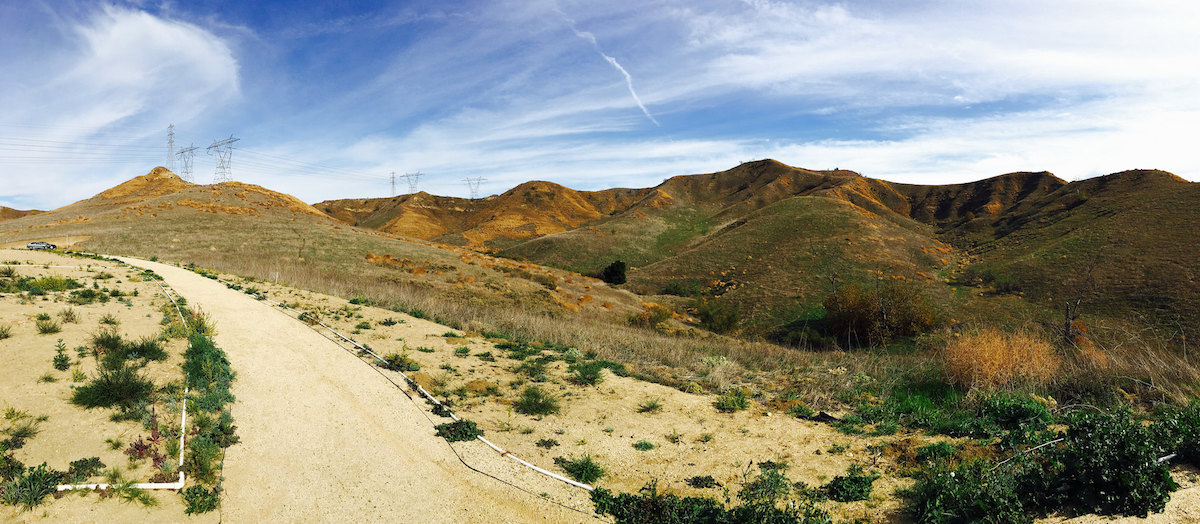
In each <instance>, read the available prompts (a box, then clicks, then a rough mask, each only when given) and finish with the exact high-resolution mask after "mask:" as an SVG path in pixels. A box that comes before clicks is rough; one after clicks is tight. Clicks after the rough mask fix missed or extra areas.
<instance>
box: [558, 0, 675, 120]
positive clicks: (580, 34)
mask: <svg viewBox="0 0 1200 524" xmlns="http://www.w3.org/2000/svg"><path fill="white" fill-rule="evenodd" d="M558 14H560V15H562V17H563V20H566V21H567V24H568V25H570V26H571V30H572V31H574V32H575V36H578V37H579V38H582V39H584V40H587V41H588V42H591V43H592V47H593V48H595V49H596V52H597V53H600V56H602V57H604V59H605V60H608V63H610V64H612V66H613V67H615V68H617V71H620V72H621V74H622V75H625V85H626V86H628V87H629V94H630V95H633V101H634V102H637V105H638V107H640V108H642V113H644V114H645V115H646V118H649V119H650V121H651V122H654V125H656V126H658V127H662V124H659V123H658V120H655V119H654V115H651V114H650V111H649V110H647V109H646V104H643V103H642V99H641V98H640V97H638V94H637V91H634V90H633V77H632V76H630V75H629V71H626V70H625V68H624V67H621V64H620V63H619V62H617V59H616V58H613V57H611V56H608V55H606V54H604V51H603V50H601V49H600V43H599V42H597V41H596V35H593V34H591V33H589V32H587V31H580V30H579V29H577V28H576V27H575V21H574V20H571V19H570V18H568V17H567V15H565V14H563V13H562V11H559V13H558Z"/></svg>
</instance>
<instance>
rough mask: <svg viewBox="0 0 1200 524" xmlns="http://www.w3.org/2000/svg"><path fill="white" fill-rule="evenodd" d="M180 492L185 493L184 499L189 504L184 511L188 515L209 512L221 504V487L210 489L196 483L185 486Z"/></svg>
mask: <svg viewBox="0 0 1200 524" xmlns="http://www.w3.org/2000/svg"><path fill="white" fill-rule="evenodd" d="M180 494H181V495H183V501H184V503H186V504H187V508H186V509H184V510H183V511H184V513H187V514H188V515H194V514H197V513H208V512H210V511H212V510H214V509H217V507H219V506H220V505H221V488H214V489H208V488H206V487H204V486H201V485H199V484H194V485H191V486H188V487H187V488H185V489H184V490H183V491H182V492H181V493H180Z"/></svg>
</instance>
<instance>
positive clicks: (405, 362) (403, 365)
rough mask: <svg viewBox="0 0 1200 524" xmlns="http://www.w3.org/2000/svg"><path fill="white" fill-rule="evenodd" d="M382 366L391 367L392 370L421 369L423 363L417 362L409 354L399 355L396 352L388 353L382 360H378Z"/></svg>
mask: <svg viewBox="0 0 1200 524" xmlns="http://www.w3.org/2000/svg"><path fill="white" fill-rule="evenodd" d="M376 364H378V365H379V366H380V367H382V368H385V369H390V370H392V371H420V370H421V365H420V364H417V362H416V361H414V360H413V359H411V358H408V355H398V354H396V353H388V354H387V355H384V356H383V360H382V361H378V362H376Z"/></svg>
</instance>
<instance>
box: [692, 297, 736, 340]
mask: <svg viewBox="0 0 1200 524" xmlns="http://www.w3.org/2000/svg"><path fill="white" fill-rule="evenodd" d="M741 316H742V315H741V309H740V308H739V307H738V305H737V304H736V303H732V302H717V301H714V300H706V301H702V302H699V303H698V304H697V305H696V318H697V319H699V320H700V325H701V326H704V328H705V329H708V330H709V331H712V332H714V333H728V332H730V331H733V329H734V328H736V327H737V325H738V321H740V320H741Z"/></svg>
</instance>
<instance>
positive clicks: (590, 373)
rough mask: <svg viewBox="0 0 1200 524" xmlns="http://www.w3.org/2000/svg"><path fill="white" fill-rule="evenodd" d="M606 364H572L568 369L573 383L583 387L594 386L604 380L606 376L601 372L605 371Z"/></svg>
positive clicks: (592, 362)
mask: <svg viewBox="0 0 1200 524" xmlns="http://www.w3.org/2000/svg"><path fill="white" fill-rule="evenodd" d="M604 367H605V366H604V363H602V362H599V361H591V362H580V363H576V364H571V366H570V367H569V368H568V369H569V370H570V371H571V373H572V375H571V382H574V383H576V384H579V385H581V386H594V385H596V384H599V383H600V382H601V381H603V380H604V375H603V374H601V371H603V370H604Z"/></svg>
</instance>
